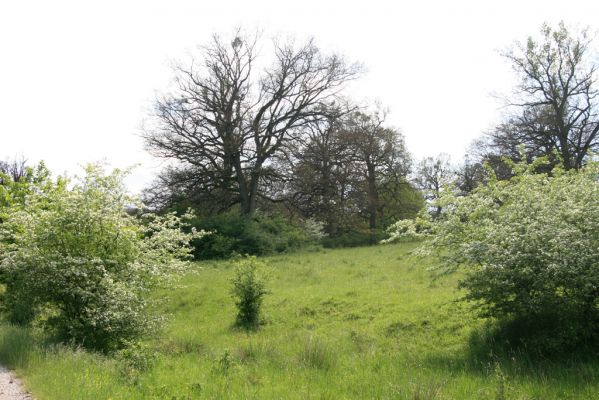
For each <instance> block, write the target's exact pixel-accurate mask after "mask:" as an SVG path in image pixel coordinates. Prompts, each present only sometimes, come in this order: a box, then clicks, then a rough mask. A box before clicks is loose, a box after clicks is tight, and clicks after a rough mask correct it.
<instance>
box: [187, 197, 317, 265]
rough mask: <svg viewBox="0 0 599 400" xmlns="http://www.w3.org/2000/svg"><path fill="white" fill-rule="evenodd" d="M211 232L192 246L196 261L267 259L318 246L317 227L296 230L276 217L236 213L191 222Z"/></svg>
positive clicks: (195, 241) (235, 211) (295, 227)
mask: <svg viewBox="0 0 599 400" xmlns="http://www.w3.org/2000/svg"><path fill="white" fill-rule="evenodd" d="M192 224H193V226H194V227H196V228H197V229H202V230H205V231H210V232H212V233H211V234H210V235H207V236H204V237H202V238H199V239H196V240H194V241H193V242H192V246H193V249H194V250H193V255H194V257H195V258H196V259H212V258H228V257H231V256H233V255H235V254H251V255H267V254H274V253H283V252H287V251H294V250H298V249H300V248H304V247H307V246H311V245H312V246H313V245H317V244H318V240H319V236H318V235H319V233H320V231H318V226H315V225H314V224H312V225H309V226H306V227H298V226H295V225H293V224H291V223H290V222H289V221H288V220H286V219H284V218H283V217H281V216H279V215H276V214H275V215H267V214H262V213H256V214H255V215H253V216H242V215H240V214H239V211H238V210H235V209H232V210H230V211H228V212H226V213H222V214H218V215H215V216H210V217H204V218H201V217H198V218H196V219H194V221H193V222H192Z"/></svg>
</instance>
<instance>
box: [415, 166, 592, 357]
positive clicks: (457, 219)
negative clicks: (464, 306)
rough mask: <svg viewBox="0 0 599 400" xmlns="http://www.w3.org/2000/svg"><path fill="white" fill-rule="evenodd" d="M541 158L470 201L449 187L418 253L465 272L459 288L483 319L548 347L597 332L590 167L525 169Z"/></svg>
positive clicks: (523, 339) (578, 341)
mask: <svg viewBox="0 0 599 400" xmlns="http://www.w3.org/2000/svg"><path fill="white" fill-rule="evenodd" d="M540 162H542V160H538V161H537V162H536V163H535V164H532V165H529V166H526V165H514V166H513V168H514V172H515V176H514V177H513V178H512V179H511V180H509V181H498V180H496V179H491V180H490V182H489V183H488V185H486V186H482V187H480V188H478V189H477V190H475V191H474V193H472V194H471V195H470V196H466V197H455V196H454V195H453V194H451V193H449V191H448V193H446V194H445V195H444V197H443V198H442V199H441V202H442V203H443V209H444V210H445V211H444V213H443V214H442V215H441V217H440V218H439V219H438V220H436V221H435V222H434V230H435V235H433V236H432V237H431V239H430V240H429V241H427V242H426V245H425V248H424V253H425V254H435V255H437V256H438V257H439V259H440V260H441V261H442V262H441V263H440V264H441V265H443V266H445V267H449V268H450V269H455V268H457V267H463V268H464V269H465V271H466V277H465V278H464V279H463V280H462V282H461V286H462V287H463V288H465V289H466V290H467V294H466V298H467V299H469V300H472V301H473V302H474V304H476V305H477V306H478V307H479V309H480V311H481V312H482V314H483V315H484V316H490V317H495V318H497V319H499V320H502V321H506V326H511V327H512V328H513V329H510V330H511V331H512V332H517V333H518V332H519V333H520V334H521V335H520V337H519V338H518V339H517V340H518V341H520V342H522V343H524V344H526V345H527V346H528V347H535V348H537V349H543V350H544V351H554V350H558V349H565V348H572V347H574V346H577V345H579V344H581V343H584V342H587V343H588V342H589V341H593V340H596V339H597V336H598V332H599V307H598V305H599V200H598V199H599V180H598V177H599V164H597V163H590V164H589V165H587V166H586V167H584V168H583V169H581V170H579V171H574V170H572V171H564V170H562V169H560V168H557V169H554V170H553V171H552V173H551V175H548V174H537V173H534V171H535V170H537V168H536V167H537V164H538V163H540ZM527 332H528V333H530V334H532V335H530V336H526V333H527Z"/></svg>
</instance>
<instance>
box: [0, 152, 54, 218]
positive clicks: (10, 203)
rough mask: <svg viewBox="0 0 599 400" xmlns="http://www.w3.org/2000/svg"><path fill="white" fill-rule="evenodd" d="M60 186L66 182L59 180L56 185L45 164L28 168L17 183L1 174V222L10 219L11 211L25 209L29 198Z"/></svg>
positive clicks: (41, 163)
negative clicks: (9, 213) (9, 212)
mask: <svg viewBox="0 0 599 400" xmlns="http://www.w3.org/2000/svg"><path fill="white" fill-rule="evenodd" d="M60 185H64V182H63V181H62V180H61V179H60V178H59V179H58V181H57V182H56V183H54V182H53V181H52V179H51V175H50V171H49V170H48V168H46V166H45V165H44V163H43V162H40V163H39V164H38V165H37V166H36V167H35V168H32V167H27V168H26V170H25V174H24V176H23V177H22V178H21V179H20V180H19V181H16V182H15V181H14V180H13V179H12V178H11V177H10V176H9V175H7V174H4V173H2V172H0V222H2V221H4V220H5V219H6V218H7V217H8V215H7V213H8V211H9V210H14V209H15V208H18V207H19V208H22V207H24V206H25V200H26V199H27V197H28V196H30V195H32V194H34V193H38V194H39V193H43V192H47V191H50V190H52V188H54V187H55V186H60Z"/></svg>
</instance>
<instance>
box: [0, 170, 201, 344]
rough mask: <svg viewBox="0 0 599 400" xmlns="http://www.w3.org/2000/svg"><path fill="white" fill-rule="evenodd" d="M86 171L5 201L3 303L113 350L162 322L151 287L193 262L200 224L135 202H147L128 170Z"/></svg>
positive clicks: (70, 336)
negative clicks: (191, 227)
mask: <svg viewBox="0 0 599 400" xmlns="http://www.w3.org/2000/svg"><path fill="white" fill-rule="evenodd" d="M85 172H86V175H85V176H84V177H83V178H78V179H76V180H75V181H74V182H72V183H70V184H69V183H68V182H67V180H65V179H62V180H61V179H59V180H58V181H57V183H55V184H51V185H50V184H48V182H47V180H46V181H44V186H43V187H39V188H35V187H33V188H30V190H28V191H27V195H26V196H25V197H24V199H23V201H22V202H20V203H19V202H15V203H14V204H12V205H9V206H6V207H4V210H3V211H4V212H3V214H4V221H3V222H2V223H1V224H0V280H1V281H2V283H3V284H4V285H5V293H4V301H3V303H4V307H5V308H6V311H7V312H8V314H9V317H10V318H11V319H12V320H13V322H18V323H27V322H30V321H32V320H33V319H36V320H38V321H40V323H42V324H43V325H44V326H46V327H49V328H51V329H52V330H53V332H54V333H55V334H57V335H58V336H59V337H60V338H61V339H63V340H66V341H72V342H75V343H77V344H80V345H83V346H85V347H88V348H91V349H96V350H101V351H110V350H113V349H116V348H119V347H122V346H123V345H124V344H125V343H127V342H128V341H130V340H133V339H135V338H136V337H138V336H140V335H142V334H144V333H146V332H148V331H149V330H150V329H151V328H153V327H155V326H156V323H157V322H158V321H159V318H157V317H154V316H151V315H149V314H148V312H147V303H146V300H145V299H144V295H143V294H144V293H145V292H147V291H148V290H149V289H150V288H151V287H152V286H155V285H157V284H160V283H163V282H166V281H168V280H169V279H170V278H172V277H173V276H175V274H176V273H177V272H180V271H181V270H182V269H183V268H184V267H185V261H184V260H185V259H186V258H187V256H188V254H189V251H190V249H189V246H188V243H189V240H190V239H191V238H192V236H193V235H194V234H195V233H184V232H183V231H182V230H181V228H182V227H183V225H184V224H183V222H182V221H181V220H180V219H179V218H178V217H176V216H175V215H173V214H169V215H166V216H156V215H152V214H140V213H139V212H131V211H130V212H127V210H140V209H141V205H140V204H139V203H138V202H137V200H136V199H135V198H132V197H130V196H128V195H127V194H126V190H125V188H124V185H123V178H124V176H125V174H126V172H122V171H119V170H115V171H114V172H113V173H111V174H109V175H105V174H104V173H103V170H102V168H101V167H100V166H97V165H91V166H88V167H87V168H86V170H85ZM32 185H33V186H35V184H34V183H32ZM69 186H72V188H69Z"/></svg>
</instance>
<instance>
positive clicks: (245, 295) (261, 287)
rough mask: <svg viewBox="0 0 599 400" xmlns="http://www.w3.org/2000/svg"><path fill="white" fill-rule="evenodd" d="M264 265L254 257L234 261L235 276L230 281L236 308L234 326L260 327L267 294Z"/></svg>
mask: <svg viewBox="0 0 599 400" xmlns="http://www.w3.org/2000/svg"><path fill="white" fill-rule="evenodd" d="M264 268H265V265H264V263H262V262H260V261H258V259H256V257H247V258H240V259H238V260H237V261H235V275H234V277H233V279H232V280H231V283H232V289H231V294H232V295H233V298H234V299H235V305H236V306H237V318H236V321H235V324H236V325H237V326H239V327H242V328H246V329H253V328H257V327H258V326H259V325H260V322H261V321H260V314H261V307H262V301H263V300H264V296H265V295H266V294H268V293H269V292H268V290H267V289H266V282H265V278H264V276H263V274H264V271H263V270H264Z"/></svg>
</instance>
